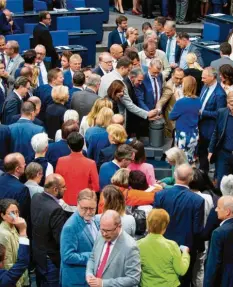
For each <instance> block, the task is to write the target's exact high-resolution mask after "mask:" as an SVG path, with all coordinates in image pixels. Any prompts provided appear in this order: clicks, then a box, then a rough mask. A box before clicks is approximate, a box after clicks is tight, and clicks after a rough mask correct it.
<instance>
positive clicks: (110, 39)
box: [108, 28, 122, 50]
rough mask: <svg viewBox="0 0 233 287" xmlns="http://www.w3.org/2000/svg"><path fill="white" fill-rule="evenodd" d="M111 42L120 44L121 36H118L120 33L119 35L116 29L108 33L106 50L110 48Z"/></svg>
mask: <svg viewBox="0 0 233 287" xmlns="http://www.w3.org/2000/svg"><path fill="white" fill-rule="evenodd" d="M113 44H119V45H121V44H122V42H121V38H120V35H119V32H118V30H117V28H116V29H114V30H113V31H112V32H111V33H109V35H108V50H110V47H111V46H112V45H113Z"/></svg>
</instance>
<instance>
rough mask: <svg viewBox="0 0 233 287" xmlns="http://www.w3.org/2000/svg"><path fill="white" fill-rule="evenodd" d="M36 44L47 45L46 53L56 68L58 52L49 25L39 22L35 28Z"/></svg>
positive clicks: (34, 37)
mask: <svg viewBox="0 0 233 287" xmlns="http://www.w3.org/2000/svg"><path fill="white" fill-rule="evenodd" d="M33 39H34V45H35V46H36V45H38V44H41V45H43V46H45V49H46V55H47V56H49V57H51V59H52V61H51V62H52V67H53V68H55V67H56V66H57V65H56V64H57V61H58V59H59V58H58V54H57V52H56V50H55V48H54V46H53V39H52V36H51V34H50V32H49V29H48V27H46V26H45V25H43V24H41V23H39V24H38V25H36V26H35V28H34V30H33Z"/></svg>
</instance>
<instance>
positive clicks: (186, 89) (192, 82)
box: [182, 76, 197, 98]
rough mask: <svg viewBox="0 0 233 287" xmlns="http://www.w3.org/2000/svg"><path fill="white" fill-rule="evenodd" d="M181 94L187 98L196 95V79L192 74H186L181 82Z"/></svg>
mask: <svg viewBox="0 0 233 287" xmlns="http://www.w3.org/2000/svg"><path fill="white" fill-rule="evenodd" d="M182 87H183V88H182V89H183V95H184V96H186V97H189V98H195V97H196V91H197V81H196V79H195V78H194V77H192V76H186V77H184V79H183V82H182Z"/></svg>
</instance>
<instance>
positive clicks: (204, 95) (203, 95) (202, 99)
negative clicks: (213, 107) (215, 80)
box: [201, 87, 209, 104]
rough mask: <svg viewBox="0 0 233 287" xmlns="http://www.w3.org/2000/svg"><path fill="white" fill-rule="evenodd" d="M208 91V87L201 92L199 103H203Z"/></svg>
mask: <svg viewBox="0 0 233 287" xmlns="http://www.w3.org/2000/svg"><path fill="white" fill-rule="evenodd" d="M208 91H209V87H208V88H207V89H206V90H205V91H204V92H203V94H202V96H201V103H202V104H203V103H204V101H205V98H206V95H207V94H208Z"/></svg>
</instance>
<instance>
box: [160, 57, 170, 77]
mask: <svg viewBox="0 0 233 287" xmlns="http://www.w3.org/2000/svg"><path fill="white" fill-rule="evenodd" d="M170 73H171V67H170V64H169V62H168V59H167V57H166V54H165V55H164V57H163V71H162V75H163V79H164V80H166V79H167V78H168V76H169V75H170Z"/></svg>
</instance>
